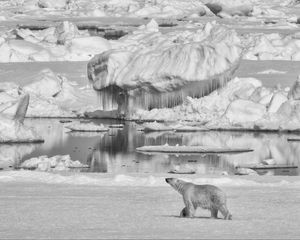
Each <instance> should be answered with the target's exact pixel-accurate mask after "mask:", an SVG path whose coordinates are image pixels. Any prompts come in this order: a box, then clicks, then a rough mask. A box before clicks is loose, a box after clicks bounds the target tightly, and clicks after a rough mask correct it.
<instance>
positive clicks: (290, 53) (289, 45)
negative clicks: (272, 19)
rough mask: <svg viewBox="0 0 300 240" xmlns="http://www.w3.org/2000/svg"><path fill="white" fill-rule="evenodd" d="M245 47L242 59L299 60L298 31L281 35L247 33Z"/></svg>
mask: <svg viewBox="0 0 300 240" xmlns="http://www.w3.org/2000/svg"><path fill="white" fill-rule="evenodd" d="M244 38H245V39H246V42H247V43H246V44H245V47H246V48H247V52H246V54H245V55H244V56H243V58H244V59H248V60H292V61H299V60H300V35H299V33H294V34H289V35H282V34H279V33H272V34H263V33H257V34H253V33H252V34H247V35H245V36H244Z"/></svg>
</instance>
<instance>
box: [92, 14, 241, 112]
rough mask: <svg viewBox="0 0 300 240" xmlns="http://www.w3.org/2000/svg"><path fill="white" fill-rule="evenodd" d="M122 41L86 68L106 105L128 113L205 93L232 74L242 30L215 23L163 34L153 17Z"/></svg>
mask: <svg viewBox="0 0 300 240" xmlns="http://www.w3.org/2000/svg"><path fill="white" fill-rule="evenodd" d="M118 44H119V47H117V46H114V47H113V49H112V50H108V51H105V52H103V53H101V54H98V55H96V56H95V57H94V58H92V59H91V60H90V61H89V63H88V66H87V71H88V78H89V80H90V82H91V83H92V84H93V87H94V89H96V90H98V91H99V96H100V98H101V99H102V107H103V109H106V110H111V109H112V108H116V107H119V108H121V109H122V110H123V111H124V112H126V113H128V112H130V111H134V110H135V109H137V108H142V109H151V108H162V107H173V106H176V105H178V104H181V103H182V101H183V99H185V98H186V97H187V96H192V97H201V96H203V95H206V94H208V93H210V92H211V91H213V90H214V89H216V88H218V87H220V86H223V85H224V84H225V83H226V82H227V81H228V80H229V79H230V77H231V74H232V73H233V72H234V70H235V69H236V68H237V66H238V64H239V60H240V58H241V55H242V47H241V43H240V39H239V37H238V36H237V33H236V32H235V31H234V30H230V29H228V28H226V27H223V26H222V25H219V24H217V23H215V22H212V23H207V24H205V25H203V27H202V28H200V29H199V30H197V31H196V32H191V31H174V32H169V33H165V34H163V33H161V32H160V31H159V29H158V25H157V23H156V22H155V21H154V20H151V21H150V23H149V24H148V25H146V26H141V27H140V28H139V30H137V31H135V32H133V34H131V35H127V36H124V37H122V38H121V39H119V43H118ZM129 115H130V113H129Z"/></svg>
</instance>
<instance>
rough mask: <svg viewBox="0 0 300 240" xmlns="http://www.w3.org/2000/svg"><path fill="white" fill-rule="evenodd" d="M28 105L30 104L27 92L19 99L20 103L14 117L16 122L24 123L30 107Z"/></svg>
mask: <svg viewBox="0 0 300 240" xmlns="http://www.w3.org/2000/svg"><path fill="white" fill-rule="evenodd" d="M28 105H29V94H28V93H27V94H25V95H24V96H22V97H21V98H20V100H19V104H18V107H17V110H16V113H15V117H14V120H15V121H16V122H19V123H21V124H23V122H24V118H25V115H26V112H27V109H28Z"/></svg>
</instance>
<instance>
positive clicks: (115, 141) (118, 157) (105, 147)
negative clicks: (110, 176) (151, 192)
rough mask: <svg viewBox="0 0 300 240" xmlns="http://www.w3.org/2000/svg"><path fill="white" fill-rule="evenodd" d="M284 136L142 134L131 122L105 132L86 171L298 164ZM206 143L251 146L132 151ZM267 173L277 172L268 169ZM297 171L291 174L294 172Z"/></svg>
mask: <svg viewBox="0 0 300 240" xmlns="http://www.w3.org/2000/svg"><path fill="white" fill-rule="evenodd" d="M286 139H287V136H286V135H278V134H270V133H254V132H217V131H206V132H193V133H187V132H182V133H177V132H163V133H162V132H159V133H155V132H152V133H146V134H145V133H143V132H140V131H137V130H136V128H135V127H134V126H132V125H130V124H129V125H127V126H126V128H125V131H117V132H116V134H115V136H113V137H111V136H109V135H105V136H104V137H103V138H102V139H101V140H100V141H99V142H98V143H97V144H96V145H95V147H94V151H93V153H92V154H91V155H90V156H89V157H88V158H89V160H88V161H89V163H90V165H91V169H90V171H96V172H111V173H122V172H123V173H124V172H165V173H167V172H168V171H170V170H172V169H193V170H195V171H196V173H197V174H221V173H222V172H224V171H226V172H228V173H231V174H233V173H234V169H235V167H236V166H237V165H243V164H260V163H262V161H263V160H266V159H271V158H272V159H274V162H275V163H276V164H286V165H297V166H298V165H299V160H298V157H297V156H298V155H299V154H300V143H289V142H287V140H286ZM165 143H168V144H169V145H176V144H179V145H186V146H193V145H207V146H215V147H229V148H251V149H254V151H253V152H249V153H241V154H201V155H187V156H176V155H172V156H171V155H167V154H156V155H144V154H141V153H137V152H135V148H136V147H139V146H143V145H163V144H165ZM267 174H278V171H268V173H267ZM295 174H297V173H294V175H295Z"/></svg>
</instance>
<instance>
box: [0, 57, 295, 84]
mask: <svg viewBox="0 0 300 240" xmlns="http://www.w3.org/2000/svg"><path fill="white" fill-rule="evenodd" d="M299 64H300V62H299V61H280V60H277V61H271V60H266V61H251V60H242V61H241V63H240V66H239V68H238V69H237V70H236V72H235V74H234V76H237V77H254V78H257V79H260V80H261V81H262V82H263V84H264V85H265V86H267V87H274V86H276V85H277V84H281V86H282V87H285V86H288V87H291V86H292V85H293V83H294V82H295V80H296V79H297V76H298V75H299V71H298V69H299ZM45 68H50V69H51V70H52V71H53V72H55V73H58V74H62V75H64V76H66V77H67V78H68V79H69V80H70V81H76V82H77V83H79V84H80V85H86V84H87V83H88V78H87V62H86V61H80V62H23V63H22V62H21V63H0V77H1V78H0V81H1V82H7V81H13V82H15V83H17V84H20V85H21V86H23V85H26V84H28V83H30V82H31V81H32V76H33V75H34V74H38V73H39V72H40V71H42V70H43V69H45ZM269 69H273V70H275V71H279V72H284V73H280V74H278V73H276V72H275V71H273V73H272V72H270V73H269V74H261V72H263V71H266V70H269Z"/></svg>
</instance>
